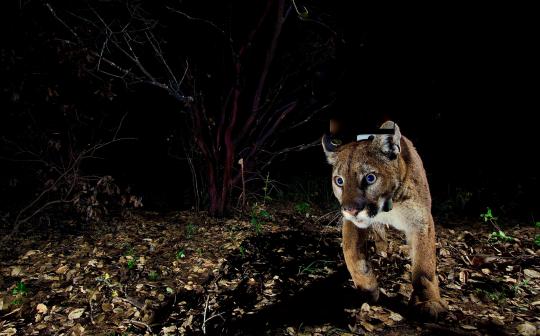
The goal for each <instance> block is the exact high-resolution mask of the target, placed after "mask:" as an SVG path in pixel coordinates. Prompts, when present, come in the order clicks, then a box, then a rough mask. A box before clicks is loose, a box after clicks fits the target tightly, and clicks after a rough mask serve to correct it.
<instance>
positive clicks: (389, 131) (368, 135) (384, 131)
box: [356, 128, 396, 141]
mask: <svg viewBox="0 0 540 336" xmlns="http://www.w3.org/2000/svg"><path fill="white" fill-rule="evenodd" d="M395 133H396V130H395V129H394V128H390V129H387V128H381V129H378V130H375V131H373V132H369V133H364V134H358V135H357V136H356V141H364V140H373V138H374V137H375V135H379V134H392V135H394V134H395Z"/></svg>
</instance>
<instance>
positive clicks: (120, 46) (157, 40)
mask: <svg viewBox="0 0 540 336" xmlns="http://www.w3.org/2000/svg"><path fill="white" fill-rule="evenodd" d="M263 4H264V5H263V6H262V7H261V8H257V12H256V14H254V15H256V18H257V19H256V20H255V23H254V24H252V25H251V27H250V28H248V30H247V32H246V33H245V34H244V35H242V36H239V37H236V36H233V34H232V32H231V29H230V28H229V29H225V28H222V27H221V26H220V25H218V24H217V23H214V22H212V21H210V20H207V19H203V18H196V17H194V16H192V15H189V14H187V13H186V12H185V11H181V10H179V9H173V8H168V11H169V12H170V13H171V14H174V15H175V16H176V17H177V19H179V20H184V21H185V25H187V26H190V27H193V29H200V30H203V29H204V30H205V31H211V33H210V34H208V33H206V34H205V35H204V36H212V37H211V38H212V39H214V40H212V41H211V42H212V43H217V44H219V45H221V46H223V47H222V48H221V49H222V50H221V51H223V50H224V51H226V53H227V54H228V55H226V56H224V57H223V56H216V57H215V60H216V62H224V65H223V71H222V73H221V74H220V75H219V78H218V79H216V81H218V80H219V81H220V83H219V84H216V83H213V84H212V85H208V80H207V78H205V77H211V76H214V75H215V74H213V73H212V72H211V71H210V70H208V69H206V68H205V67H204V65H203V64H200V63H201V62H199V60H198V59H193V58H190V57H192V56H190V55H187V53H186V55H185V56H184V59H182V60H181V61H180V62H179V61H178V59H177V58H175V57H173V56H172V55H171V54H168V53H167V51H166V50H165V49H164V47H163V45H164V44H170V43H171V41H164V40H163V38H162V37H160V35H159V34H158V33H156V32H157V31H158V30H159V29H161V28H162V27H161V26H160V22H159V21H158V20H155V19H151V18H149V17H150V15H149V14H148V13H146V12H145V11H144V10H143V9H142V8H141V7H128V11H129V15H128V16H127V17H128V19H127V20H126V22H119V20H118V19H115V18H113V19H110V20H108V19H105V18H104V17H103V16H102V15H100V13H99V12H98V10H94V9H90V12H91V14H87V15H86V16H83V15H80V14H77V13H73V12H70V13H64V14H65V16H66V17H68V18H69V19H70V20H71V21H73V20H74V19H77V20H79V21H78V25H79V26H80V25H82V26H83V27H84V28H91V29H92V30H93V31H94V34H97V35H98V38H97V40H98V41H99V43H98V44H93V45H92V44H90V43H89V42H88V41H89V39H88V38H85V37H83V36H82V35H83V34H82V33H79V32H78V31H77V29H75V28H74V27H76V25H73V24H72V25H70V24H68V23H67V22H66V20H65V19H64V15H62V16H61V15H59V14H58V13H57V11H56V10H55V9H54V8H53V7H52V6H51V5H50V4H46V6H47V8H48V9H49V11H50V13H51V14H52V15H53V16H54V18H56V19H57V20H58V22H59V23H60V24H62V25H63V26H64V27H65V28H66V29H67V30H68V32H69V35H70V37H69V38H66V39H64V40H63V42H64V43H69V44H73V45H76V46H79V47H85V48H88V52H89V54H90V55H91V56H92V57H94V58H95V62H94V63H95V68H94V71H96V72H97V73H100V74H105V75H107V76H112V77H115V78H117V79H119V80H122V81H124V82H125V83H126V84H127V85H133V84H147V85H152V86H155V87H158V88H161V89H164V90H166V91H167V92H168V93H169V94H170V95H171V96H172V97H174V98H175V99H176V100H177V101H178V102H179V103H181V106H182V107H181V109H182V110H183V111H184V113H185V116H186V125H187V130H188V132H186V133H185V138H186V139H188V140H189V141H188V143H191V144H193V146H194V148H196V150H197V153H198V155H199V159H198V160H197V162H199V163H200V164H201V165H202V167H201V168H202V169H194V167H193V166H191V167H190V168H191V171H192V172H194V173H198V174H201V176H202V177H201V176H199V177H198V178H197V177H195V178H194V188H195V187H197V188H198V181H200V182H204V185H205V186H206V190H207V195H208V201H209V212H210V213H211V214H212V215H217V216H221V215H223V214H224V213H226V212H227V211H228V209H229V207H230V201H231V196H232V194H233V190H234V189H233V188H234V187H235V186H237V185H238V184H239V183H240V182H241V179H242V173H241V169H240V166H238V165H237V162H238V160H239V159H242V162H243V167H242V168H243V172H244V173H245V174H249V172H254V171H256V170H257V169H258V167H260V164H259V162H261V158H262V157H265V162H266V163H268V162H269V161H271V158H273V157H275V156H276V155H278V154H282V153H285V152H288V151H291V150H301V149H304V148H307V147H310V146H314V144H315V143H314V142H313V141H311V142H310V143H309V144H299V145H295V146H290V147H288V148H285V149H278V150H270V148H269V147H271V145H272V142H273V141H274V140H275V136H276V134H277V133H278V131H279V130H280V129H283V128H285V127H283V126H284V125H288V126H289V127H288V129H293V128H295V127H298V126H301V125H303V124H305V123H307V122H308V121H309V120H310V118H312V116H313V114H314V113H315V112H316V111H318V110H321V109H324V108H325V107H326V106H328V105H327V104H326V105H325V104H323V103H322V100H318V99H316V97H312V96H311V97H309V93H308V94H306V92H308V91H309V83H308V81H309V78H306V77H305V75H306V73H309V72H310V71H311V69H313V68H314V67H316V66H318V65H319V64H320V63H322V62H325V61H327V59H328V58H329V57H330V55H331V54H332V50H333V48H332V45H333V39H334V38H335V35H333V34H328V33H326V35H325V37H324V38H321V37H320V36H318V37H317V38H318V39H319V40H317V41H316V43H312V44H311V45H310V46H311V49H310V50H307V52H304V53H296V54H294V55H293V54H289V53H288V50H286V49H285V48H282V49H280V41H282V40H283V39H284V29H285V27H286V23H287V22H288V21H291V20H292V19H295V18H298V17H300V18H305V15H306V14H305V13H299V12H298V9H297V7H296V4H295V3H294V2H289V1H286V0H269V1H267V2H266V3H263ZM79 26H77V27H79ZM95 40H96V38H95V36H94V38H93V39H92V41H95ZM290 40H293V38H292V37H289V43H291V41H290ZM293 43H294V41H293ZM177 47H178V46H177ZM189 47H190V46H185V48H189ZM221 51H220V52H221ZM220 52H216V53H217V54H219V53H220ZM216 86H217V87H218V89H215V87H216ZM306 96H307V97H308V98H305V97H306ZM325 103H328V102H325ZM321 106H322V107H321ZM179 127H180V125H179ZM311 140H314V139H311ZM303 142H305V141H303ZM188 162H189V163H190V164H191V165H193V162H194V161H192V160H191V158H189V161H188ZM263 163H264V162H263ZM201 165H197V166H201ZM244 203H245V202H244Z"/></svg>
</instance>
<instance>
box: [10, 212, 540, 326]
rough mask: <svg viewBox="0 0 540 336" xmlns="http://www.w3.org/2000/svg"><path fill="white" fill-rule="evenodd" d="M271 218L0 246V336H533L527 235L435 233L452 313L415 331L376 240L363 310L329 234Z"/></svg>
mask: <svg viewBox="0 0 540 336" xmlns="http://www.w3.org/2000/svg"><path fill="white" fill-rule="evenodd" d="M321 218H323V217H321V216H317V215H309V214H308V215H304V214H299V213H298V212H297V211H296V210H294V209H287V208H281V209H279V210H276V211H275V212H274V213H272V216H271V217H269V218H267V219H265V221H264V223H263V224H262V225H260V226H258V227H257V228H254V226H253V223H251V222H250V221H249V218H237V219H228V220H223V219H222V220H220V219H214V218H209V217H207V216H205V215H204V214H196V213H192V212H181V213H177V214H174V215H160V214H157V213H150V212H142V213H138V214H135V215H133V216H132V217H131V218H129V219H125V220H123V221H120V222H114V223H113V224H110V225H108V226H104V227H94V228H91V229H87V230H85V231H78V232H77V231H73V232H71V233H59V232H52V233H51V232H48V233H47V235H45V236H44V235H43V233H42V232H41V233H39V234H38V233H32V232H28V233H26V234H25V235H21V236H20V237H19V238H14V239H13V240H12V241H11V242H10V246H4V247H2V254H1V259H0V263H1V264H0V290H1V291H0V335H19V334H20V335H32V334H36V335H37V334H39V335H145V334H146V335H153V334H155V335H166V334H167V335H177V334H178V335H183V334H185V335H200V334H208V335H263V334H268V335H363V334H375V335H418V334H425V335H430V334H440V335H485V334H488V335H513V334H521V335H536V334H537V330H540V317H539V316H540V314H539V313H540V263H539V261H540V249H539V248H538V247H536V246H535V245H534V242H533V240H534V236H535V234H537V232H535V229H534V228H533V227H528V226H526V225H523V226H519V225H518V224H516V225H513V226H512V227H508V228H507V231H506V233H507V234H508V235H509V236H511V237H513V238H514V239H513V240H512V241H504V242H502V241H492V240H491V241H490V240H489V234H490V232H491V231H492V230H491V228H490V227H489V226H487V225H485V224H482V223H480V222H479V221H474V220H473V221H466V220H461V222H459V221H452V220H440V221H439V225H438V228H437V230H438V237H437V238H438V243H437V255H438V268H439V280H440V284H441V291H442V295H443V297H444V298H445V300H446V301H447V302H448V303H449V312H448V314H447V315H446V316H444V317H443V318H441V319H440V320H439V321H437V322H434V321H417V320H416V319H415V316H414V315H413V313H412V312H411V311H410V310H409V309H408V307H407V299H408V297H409V295H410V293H411V285H410V274H409V270H410V259H409V257H408V247H407V245H405V241H404V237H403V236H402V235H401V234H400V233H398V232H396V231H393V230H389V231H387V239H386V244H384V243H382V242H381V241H380V240H376V243H374V244H372V246H371V247H370V248H371V249H372V250H373V253H372V257H371V263H372V265H373V267H374V268H375V269H376V272H377V274H378V277H379V285H380V287H381V299H380V300H379V302H377V303H376V304H368V303H364V302H363V300H362V297H360V296H359V294H358V293H357V292H356V291H355V290H354V289H353V287H352V284H351V281H350V279H349V275H348V273H347V271H346V268H345V266H344V263H343V258H342V254H341V247H340V242H341V239H340V228H339V226H338V225H335V224H332V225H328V224H327V223H325V222H324V220H321Z"/></svg>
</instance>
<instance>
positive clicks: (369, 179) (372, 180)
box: [366, 173, 377, 184]
mask: <svg viewBox="0 0 540 336" xmlns="http://www.w3.org/2000/svg"><path fill="white" fill-rule="evenodd" d="M375 181H377V176H375V174H372V173H369V174H367V175H366V182H367V184H373V183H375Z"/></svg>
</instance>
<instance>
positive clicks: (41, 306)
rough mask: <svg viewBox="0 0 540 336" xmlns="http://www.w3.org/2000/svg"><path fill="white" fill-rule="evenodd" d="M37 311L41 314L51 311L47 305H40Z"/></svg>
mask: <svg viewBox="0 0 540 336" xmlns="http://www.w3.org/2000/svg"><path fill="white" fill-rule="evenodd" d="M36 310H37V312H38V313H40V314H47V311H48V310H49V309H48V308H47V306H46V305H44V304H43V303H40V304H38V305H37V306H36Z"/></svg>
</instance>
